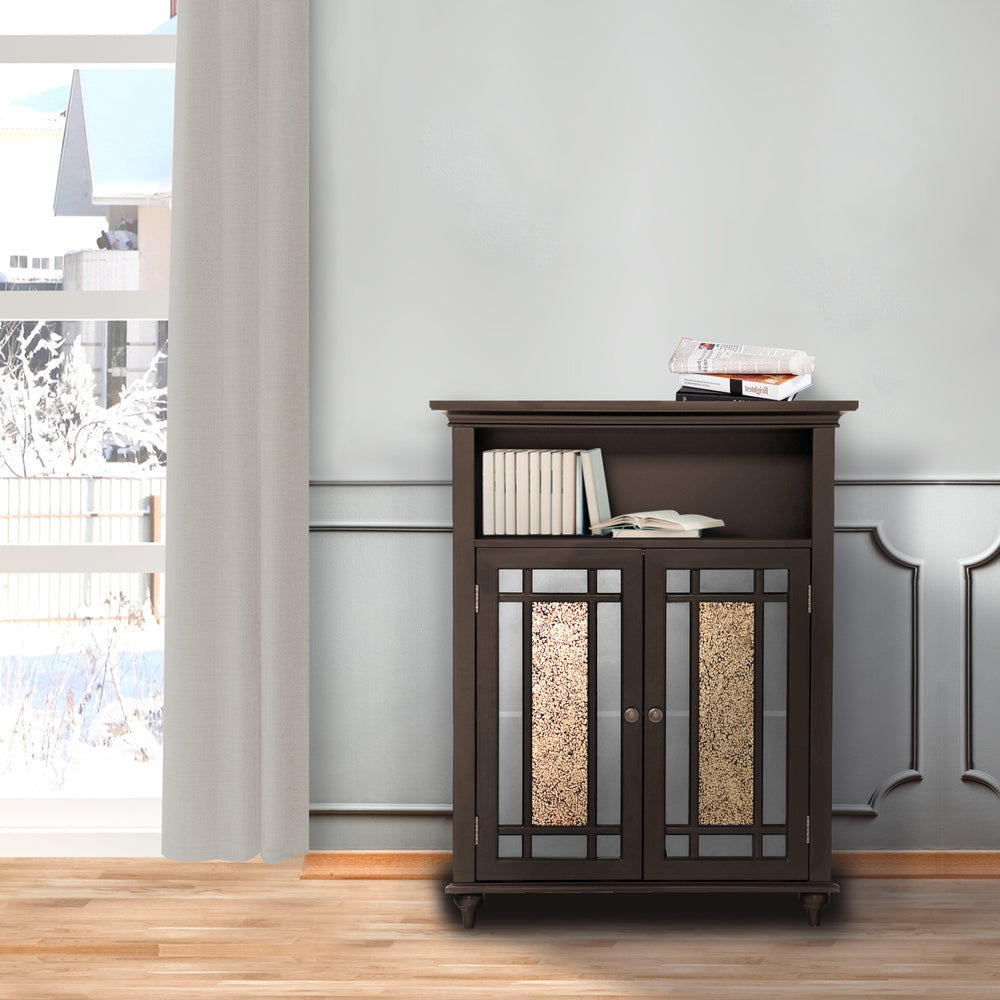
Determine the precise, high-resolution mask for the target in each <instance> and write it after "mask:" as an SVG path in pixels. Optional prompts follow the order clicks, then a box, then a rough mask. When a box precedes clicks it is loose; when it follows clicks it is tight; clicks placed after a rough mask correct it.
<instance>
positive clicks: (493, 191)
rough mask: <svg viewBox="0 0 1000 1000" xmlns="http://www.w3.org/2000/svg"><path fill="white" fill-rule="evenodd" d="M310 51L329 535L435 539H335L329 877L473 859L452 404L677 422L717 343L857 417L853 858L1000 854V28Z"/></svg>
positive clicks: (371, 4)
mask: <svg viewBox="0 0 1000 1000" xmlns="http://www.w3.org/2000/svg"><path fill="white" fill-rule="evenodd" d="M312 20H313V35H312V37H313V46H312V73H313V94H312V108H313V112H312V113H313V121H312V156H313V174H312V204H313V217H312V237H311V240H312V261H313V275H312V288H313V292H312V295H313V298H312V338H313V348H312V357H311V392H312V423H311V429H310V433H311V439H312V455H313V460H312V478H313V480H314V486H313V487H312V499H313V524H314V527H317V528H319V527H322V526H324V525H326V526H329V525H336V526H340V527H343V526H344V525H350V524H354V525H359V524H361V525H363V524H373V523H375V524H379V525H382V526H384V525H394V526H396V527H397V528H400V529H403V530H398V531H382V530H379V531H372V530H351V531H344V530H337V531H319V530H317V531H315V532H314V534H313V536H312V537H313V548H312V559H313V567H312V576H313V581H312V582H313V598H312V618H313V634H312V643H313V674H312V706H313V718H312V746H313V753H312V796H311V797H312V800H313V802H314V803H317V804H325V805H330V806H333V807H334V808H333V809H332V810H331V812H330V814H328V815H317V816H316V817H315V818H314V820H313V841H314V846H315V847H316V848H332V847H369V846H370V847H447V846H449V844H450V833H449V828H448V823H447V820H446V818H443V816H442V811H443V810H445V809H446V807H447V804H448V803H449V802H450V798H451V794H450V754H451V747H450V733H449V726H450V624H451V623H450V605H449V593H448V589H449V586H450V562H449V560H450V536H449V535H448V534H447V533H446V532H442V531H433V530H432V531H425V530H410V529H412V528H414V527H417V528H426V527H434V526H441V525H447V523H448V521H449V519H450V511H449V504H450V490H449V488H448V486H447V481H448V479H449V477H450V451H449V447H450V444H449V434H448V431H447V429H446V427H445V422H444V420H443V419H442V417H441V415H440V414H435V413H431V412H430V410H429V409H428V407H427V401H428V400H429V399H432V398H441V399H449V398H451V399H462V398H494V399H502V398H525V399H535V398H537V399H544V398H550V399H558V398H567V399H572V398H606V399H615V398H638V399H657V398H661V399H662V398H672V395H673V392H674V389H675V388H676V381H677V380H676V377H675V376H672V375H670V374H669V373H668V372H667V370H666V362H667V359H668V357H669V354H670V352H671V351H672V349H673V347H674V345H675V344H676V342H677V340H678V339H679V338H680V337H681V336H691V337H696V338H698V339H706V340H715V339H724V340H742V341H749V342H751V343H769V344H775V345H780V346H795V347H801V348H804V349H806V350H808V351H809V352H810V353H812V354H814V355H815V356H816V358H817V371H816V376H815V381H816V386H815V388H814V389H813V390H812V394H813V395H814V396H816V397H824V398H830V399H859V400H860V402H861V409H860V410H859V412H857V413H855V414H849V415H847V416H846V417H845V419H844V426H843V427H842V429H841V431H840V432H838V434H839V441H838V480H839V482H840V485H839V486H838V488H837V503H838V508H837V521H838V526H839V530H838V535H837V557H838V563H837V643H838V645H837V656H836V664H835V669H836V691H837V694H836V728H835V740H836V748H835V778H834V788H835V799H836V802H837V804H838V808H837V819H836V820H835V831H834V843H835V847H837V848H861V847H887V848H888V847H894V848H932V847H941V846H943V847H966V848H985V847H995V846H996V830H997V827H998V823H1000V797H998V794H997V792H996V791H995V790H994V789H993V788H992V787H990V785H991V783H995V781H996V779H994V778H992V777H991V775H1000V727H997V726H995V725H994V724H993V722H992V719H991V706H992V705H994V704H997V703H998V699H1000V679H998V677H997V674H998V671H997V665H998V664H997V659H998V655H997V652H996V650H997V648H998V643H1000V627H998V626H996V625H994V624H993V615H992V614H991V608H992V607H995V606H996V602H997V601H998V600H1000V564H987V565H984V566H982V567H980V568H977V569H971V568H969V567H968V566H966V564H970V565H971V564H973V563H975V562H977V561H981V560H982V559H983V558H984V557H985V556H987V555H988V554H989V553H990V552H991V551H992V550H993V549H994V547H995V545H996V543H997V539H998V534H1000V470H998V468H997V464H998V463H997V457H998V455H997V452H998V449H997V445H996V439H995V433H994V426H995V422H996V414H997V405H996V403H995V402H994V398H993V396H992V393H991V391H990V390H991V384H992V382H993V380H994V378H995V371H996V370H997V368H998V366H1000V339H998V337H997V327H998V316H1000V281H997V278H996V275H997V274H998V273H1000V195H998V193H997V192H998V191H1000V188H998V186H997V180H996V178H997V177H1000V122H998V116H997V114H996V111H995V107H994V104H995V95H996V93H997V86H998V83H1000V74H998V72H997V71H996V70H995V69H994V62H995V59H994V53H995V49H996V46H997V43H998V41H1000V4H994V3H987V2H983V0H872V2H868V3H861V2H857V3H846V2H834V0H830V2H823V0H785V2H778V0H729V2H721V0H705V2H702V3H697V4H692V3H688V2H680V0H677V2H667V0H648V2H638V0H601V2H597V0H589V2H587V0H497V2H489V0H472V2H470V0H394V2H390V0H315V2H314V3H313V12H312ZM938 344H940V345H942V346H946V347H947V348H949V349H951V350H962V351H963V352H965V353H966V354H967V355H968V356H970V357H971V359H972V360H971V361H968V362H966V363H964V364H962V365H956V364H955V363H953V362H946V361H942V359H941V357H940V354H938V355H937V356H935V353H934V352H935V347H936V345H938ZM421 484H423V485H421ZM428 484H430V485H428ZM435 484H437V485H435ZM963 776H964V780H963Z"/></svg>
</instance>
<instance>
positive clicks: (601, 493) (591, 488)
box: [580, 448, 611, 534]
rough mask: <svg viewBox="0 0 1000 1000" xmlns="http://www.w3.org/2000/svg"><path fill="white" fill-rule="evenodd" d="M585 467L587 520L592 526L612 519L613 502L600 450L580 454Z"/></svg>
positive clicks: (600, 530) (594, 449)
mask: <svg viewBox="0 0 1000 1000" xmlns="http://www.w3.org/2000/svg"><path fill="white" fill-rule="evenodd" d="M580 463H581V465H582V466H583V489H584V493H585V494H586V497H587V520H588V521H589V522H590V526H591V527H593V525H595V524H597V523H598V522H599V521H606V520H608V518H610V517H611V502H610V501H609V500H608V481H607V479H606V478H605V475H604V458H603V456H602V455H601V449H600V448H591V449H589V450H588V451H581V452H580ZM605 532H606V529H598V531H596V532H595V534H604V533H605Z"/></svg>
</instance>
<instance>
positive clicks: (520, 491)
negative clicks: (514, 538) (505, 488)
mask: <svg viewBox="0 0 1000 1000" xmlns="http://www.w3.org/2000/svg"><path fill="white" fill-rule="evenodd" d="M528 467H529V463H528V452H527V450H526V449H524V448H520V449H518V451H516V452H515V453H514V482H515V487H514V494H515V498H516V504H515V529H514V531H515V534H518V535H527V534H528V533H529V519H530V509H531V503H530V496H531V480H530V477H529V475H528Z"/></svg>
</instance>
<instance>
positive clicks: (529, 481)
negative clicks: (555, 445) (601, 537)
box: [483, 448, 611, 535]
mask: <svg viewBox="0 0 1000 1000" xmlns="http://www.w3.org/2000/svg"><path fill="white" fill-rule="evenodd" d="M610 516H611V506H610V504H609V503H608V487H607V482H606V480H605V477H604V462H603V460H602V458H601V449H600V448H590V449H530V448H518V449H510V448H494V449H491V450H489V451H486V452H484V453H483V534H484V535H583V534H586V533H587V532H588V530H589V527H590V525H591V524H592V523H596V522H598V521H604V520H606V519H607V518H609V517H610Z"/></svg>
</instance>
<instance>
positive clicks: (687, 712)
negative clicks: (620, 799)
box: [644, 549, 809, 880]
mask: <svg viewBox="0 0 1000 1000" xmlns="http://www.w3.org/2000/svg"><path fill="white" fill-rule="evenodd" d="M808 587H809V552H808V550H806V549H744V550H726V551H718V550H717V551H700V552H689V553H687V552H679V551H673V552H668V551H665V550H660V551H658V552H653V551H650V552H647V553H646V560H645V602H646V604H645V614H646V627H645V641H646V651H645V684H646V691H645V700H646V703H647V704H648V705H651V706H655V708H656V709H657V710H658V713H657V715H656V717H657V718H658V719H659V721H658V722H657V723H656V724H654V725H651V726H648V728H647V731H646V747H645V751H646V752H645V760H644V765H645V766H644V782H645V795H644V801H645V809H646V820H645V849H644V877H645V878H647V879H663V880H674V879H698V880H702V879H707V880H714V879H725V880H739V879H756V880H781V879H804V878H807V877H808V867H809V866H808V830H807V822H808V821H807V813H808V801H807V799H808V792H809V774H808V765H809V608H808ZM660 713H662V714H660Z"/></svg>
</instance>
